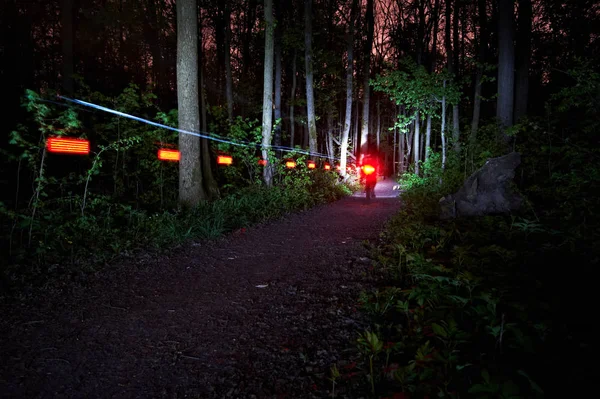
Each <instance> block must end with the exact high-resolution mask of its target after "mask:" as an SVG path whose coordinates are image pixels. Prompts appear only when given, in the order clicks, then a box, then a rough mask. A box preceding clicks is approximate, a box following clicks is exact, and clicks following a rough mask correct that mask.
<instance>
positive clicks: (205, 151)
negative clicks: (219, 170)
mask: <svg viewBox="0 0 600 399" xmlns="http://www.w3.org/2000/svg"><path fill="white" fill-rule="evenodd" d="M198 16H199V17H200V18H199V20H200V23H199V24H198V47H199V49H198V54H199V55H198V58H199V66H198V69H199V71H200V88H199V93H198V94H199V95H200V116H201V123H202V132H207V131H208V120H207V115H206V108H207V105H206V90H205V86H204V59H205V56H204V52H205V50H204V35H203V34H202V9H201V8H200V7H198ZM200 145H201V152H202V156H201V159H202V176H203V177H204V187H205V188H206V192H207V194H208V198H209V199H215V198H218V197H219V195H220V194H219V185H218V184H217V181H216V180H215V177H214V175H213V171H212V167H211V166H212V165H211V157H210V143H209V142H208V139H206V138H201V139H200Z"/></svg>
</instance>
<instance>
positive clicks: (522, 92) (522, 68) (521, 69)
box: [514, 0, 533, 121]
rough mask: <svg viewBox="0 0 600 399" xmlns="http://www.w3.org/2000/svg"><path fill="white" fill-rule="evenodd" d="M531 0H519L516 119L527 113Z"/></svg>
mask: <svg viewBox="0 0 600 399" xmlns="http://www.w3.org/2000/svg"><path fill="white" fill-rule="evenodd" d="M532 14H533V11H532V8H531V0H519V19H518V29H519V34H518V36H517V54H516V56H517V74H516V82H515V116H514V120H515V121H518V120H519V119H520V118H522V117H523V116H525V115H526V114H527V102H528V97H529V63H530V59H531V24H532Z"/></svg>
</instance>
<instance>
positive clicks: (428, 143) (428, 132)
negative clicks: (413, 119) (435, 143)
mask: <svg viewBox="0 0 600 399" xmlns="http://www.w3.org/2000/svg"><path fill="white" fill-rule="evenodd" d="M430 152H431V115H427V130H426V132H425V161H427V160H428V159H429V153H430Z"/></svg>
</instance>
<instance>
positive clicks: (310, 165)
mask: <svg viewBox="0 0 600 399" xmlns="http://www.w3.org/2000/svg"><path fill="white" fill-rule="evenodd" d="M307 166H308V169H314V168H316V167H317V164H316V163H315V161H308V164H307Z"/></svg>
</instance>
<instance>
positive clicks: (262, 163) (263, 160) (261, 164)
mask: <svg viewBox="0 0 600 399" xmlns="http://www.w3.org/2000/svg"><path fill="white" fill-rule="evenodd" d="M258 164H259V165H260V166H267V160H266V159H259V160H258Z"/></svg>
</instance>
